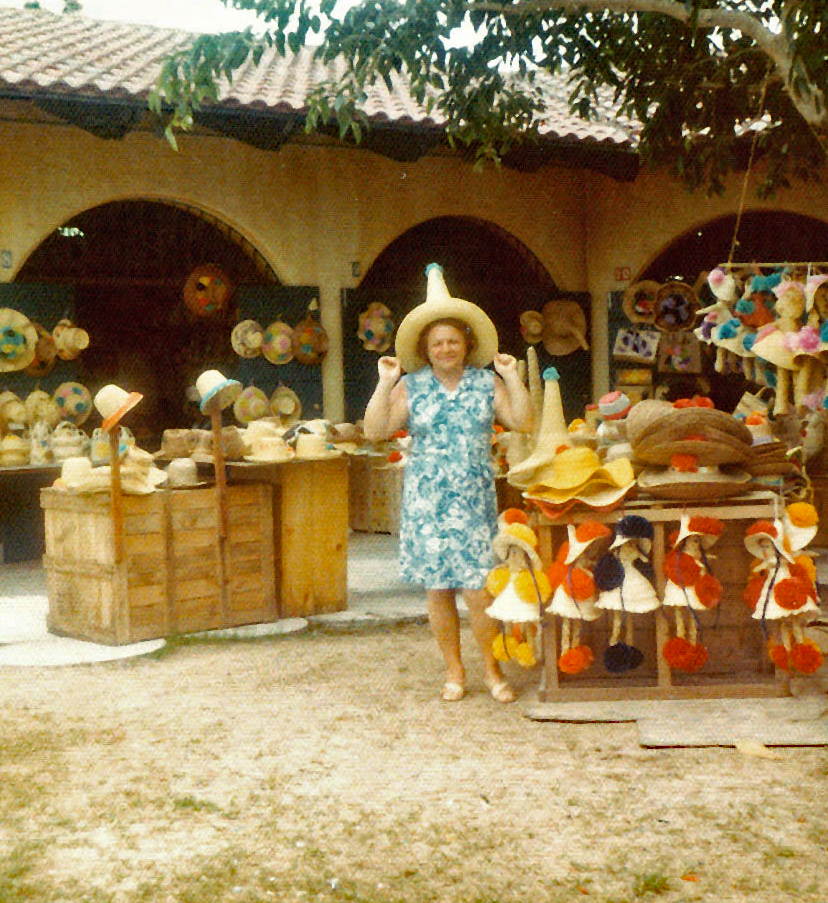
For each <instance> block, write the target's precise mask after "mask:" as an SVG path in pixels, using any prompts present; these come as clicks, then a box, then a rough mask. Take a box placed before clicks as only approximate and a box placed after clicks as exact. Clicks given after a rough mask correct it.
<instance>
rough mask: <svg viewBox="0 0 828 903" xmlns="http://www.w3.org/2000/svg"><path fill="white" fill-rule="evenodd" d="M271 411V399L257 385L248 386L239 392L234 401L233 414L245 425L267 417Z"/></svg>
mask: <svg viewBox="0 0 828 903" xmlns="http://www.w3.org/2000/svg"><path fill="white" fill-rule="evenodd" d="M269 413H270V401H269V399H268V397H267V395H265V393H264V392H262V390H261V389H257V388H256V386H248V387H247V388H246V389H242V391H241V392H239V394H238V396H237V398H236V400H235V401H234V402H233V414H234V415H235V418H236V420H238V421H239V423H241V424H242V425H243V426H247V424H248V423H252V422H253V421H254V420H260V419H261V418H262V417H267V415H268V414H269Z"/></svg>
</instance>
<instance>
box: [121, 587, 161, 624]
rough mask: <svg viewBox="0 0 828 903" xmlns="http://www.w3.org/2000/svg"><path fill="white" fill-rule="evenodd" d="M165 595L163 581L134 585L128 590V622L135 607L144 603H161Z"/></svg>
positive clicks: (139, 606)
mask: <svg viewBox="0 0 828 903" xmlns="http://www.w3.org/2000/svg"><path fill="white" fill-rule="evenodd" d="M166 599H167V595H166V592H165V587H164V584H163V583H154V584H151V585H148V586H134V587H132V588H130V590H129V613H130V623H131V619H132V617H133V616H134V614H135V609H136V608H141V607H142V606H145V605H163V604H164V603H165V602H166Z"/></svg>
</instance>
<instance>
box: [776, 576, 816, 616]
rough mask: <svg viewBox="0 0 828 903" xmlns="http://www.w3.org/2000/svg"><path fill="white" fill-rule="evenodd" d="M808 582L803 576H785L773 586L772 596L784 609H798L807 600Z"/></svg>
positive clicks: (808, 592) (808, 593) (808, 594)
mask: <svg viewBox="0 0 828 903" xmlns="http://www.w3.org/2000/svg"><path fill="white" fill-rule="evenodd" d="M809 596H810V584H809V582H808V581H807V580H806V579H805V578H804V577H787V578H786V579H785V580H780V581H779V582H778V583H777V584H776V585H775V586H774V588H773V598H774V599H775V600H776V604H777V605H778V606H779V607H780V608H784V609H785V611H798V610H799V609H800V608H802V606H803V605H804V604H805V603H806V602H807V601H808V598H809Z"/></svg>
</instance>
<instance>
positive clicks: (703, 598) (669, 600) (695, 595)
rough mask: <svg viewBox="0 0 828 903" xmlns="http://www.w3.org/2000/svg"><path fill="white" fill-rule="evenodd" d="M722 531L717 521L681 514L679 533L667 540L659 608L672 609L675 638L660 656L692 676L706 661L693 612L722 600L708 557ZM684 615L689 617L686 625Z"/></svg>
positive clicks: (709, 607)
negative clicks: (662, 592)
mask: <svg viewBox="0 0 828 903" xmlns="http://www.w3.org/2000/svg"><path fill="white" fill-rule="evenodd" d="M722 530H724V524H723V523H722V522H721V521H720V520H719V519H718V518H715V517H690V516H688V515H686V514H684V515H682V517H681V521H680V525H679V530H678V532H677V533H675V534H673V535H672V536H671V537H670V543H671V546H672V549H671V551H670V552H669V553H668V554H667V555H666V556H665V558H664V575H665V577H666V578H667V579H666V582H665V585H664V598H663V600H662V605H663V606H664V607H665V608H672V609H673V613H674V617H675V624H676V635H675V636H674V637H671V638H670V639H669V640H667V642H666V643H665V644H664V647H663V649H662V655H663V657H664V660H665V661H666V662H667V664H668V665H669V666H670V667H671V668H673V669H674V670H677V671H685V672H686V673H688V674H692V673H693V672H695V671H698V670H699V668H701V667H702V666H703V665H704V664H705V662H706V661H707V659H708V655H709V653H708V651H707V647H706V646H704V645H703V644H702V643H701V642H699V637H698V615H697V614H696V612H697V611H708V610H710V609H713V608H715V607H716V606H717V605H718V604H719V602H720V601H721V598H722V584H721V583H720V582H719V580H718V579H717V578H716V577H714V576H713V574H711V573H710V561H709V557H708V555H707V550H708V549H710V548H711V547H712V546H713V545H714V544H715V543H716V541H717V540H718V538H719V536H720V535H721V533H722ZM685 612H687V613H688V614H689V617H688V618H687V624H686V625H685V614H684V613H685Z"/></svg>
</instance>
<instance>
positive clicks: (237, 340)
mask: <svg viewBox="0 0 828 903" xmlns="http://www.w3.org/2000/svg"><path fill="white" fill-rule="evenodd" d="M264 335H265V331H264V329H262V327H261V325H260V324H259V323H257V322H256V321H255V320H242V321H241V322H239V323H236V325H235V326H234V327H233V331H232V332H231V333H230V344H231V345H232V346H233V351H235V352H236V354H238V356H239V357H244V358H253V357H258V356H259V355H260V354H261V353H262V344H263V343H264Z"/></svg>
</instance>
